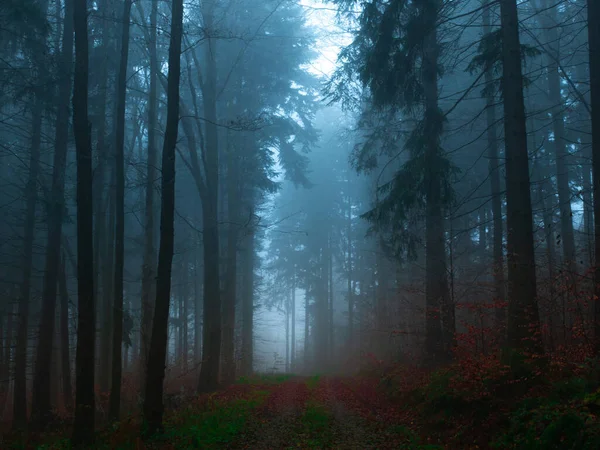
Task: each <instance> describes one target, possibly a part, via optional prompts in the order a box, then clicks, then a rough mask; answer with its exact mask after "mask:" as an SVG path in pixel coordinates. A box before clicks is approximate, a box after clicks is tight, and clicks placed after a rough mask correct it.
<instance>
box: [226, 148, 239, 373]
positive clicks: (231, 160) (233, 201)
mask: <svg viewBox="0 0 600 450" xmlns="http://www.w3.org/2000/svg"><path fill="white" fill-rule="evenodd" d="M226 157H227V214H228V219H227V221H228V222H229V224H228V226H227V261H226V265H227V268H226V272H225V273H226V277H227V280H226V283H225V296H224V298H223V342H222V351H223V371H222V373H223V383H224V384H226V385H227V384H231V383H233V381H234V380H235V355H234V352H235V344H234V343H235V301H236V296H237V292H236V290H237V289H236V288H237V241H238V232H239V231H238V228H239V225H238V221H239V200H238V199H239V196H240V192H239V189H238V186H239V184H240V183H241V180H240V177H239V167H238V166H239V162H238V154H237V149H235V148H234V147H233V145H231V143H228V145H227V156H226Z"/></svg>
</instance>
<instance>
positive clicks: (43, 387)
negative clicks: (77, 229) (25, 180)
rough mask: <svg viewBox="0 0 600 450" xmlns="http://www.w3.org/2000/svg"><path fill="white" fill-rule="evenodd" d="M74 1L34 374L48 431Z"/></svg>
mask: <svg viewBox="0 0 600 450" xmlns="http://www.w3.org/2000/svg"><path fill="white" fill-rule="evenodd" d="M73 1H76V0H66V3H65V7H66V10H65V22H64V29H63V41H62V51H61V61H60V67H61V70H60V73H61V74H62V76H61V77H60V81H59V86H58V105H57V113H56V128H55V136H54V143H55V144H54V161H53V169H52V187H51V191H50V204H49V205H48V239H47V243H48V244H47V249H46V260H45V269H44V287H43V293H42V313H41V319H40V326H39V335H38V336H39V338H38V346H37V351H36V357H35V371H34V375H33V392H32V405H31V409H32V411H31V412H32V422H33V424H34V426H36V427H38V428H44V427H45V426H46V425H47V424H48V421H49V419H50V415H51V405H50V367H51V364H52V356H51V355H52V336H53V334H54V316H55V311H56V289H57V284H58V272H59V267H60V248H61V237H62V221H63V213H64V209H65V206H64V203H65V170H66V164H67V145H68V139H69V100H70V97H71V82H72V78H71V72H72V65H73V21H72V17H73V15H72V14H73ZM86 95H87V94H86ZM86 117H87V116H86ZM86 126H87V125H86Z"/></svg>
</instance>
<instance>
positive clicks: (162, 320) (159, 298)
mask: <svg viewBox="0 0 600 450" xmlns="http://www.w3.org/2000/svg"><path fill="white" fill-rule="evenodd" d="M172 11H173V13H172V19H171V41H170V45H169V75H168V82H167V127H166V131H165V141H164V146H163V155H162V181H161V185H162V194H161V217H160V230H161V232H160V246H159V251H158V268H157V279H156V302H155V306H154V321H153V323H152V335H151V337H150V348H149V351H148V365H147V378H146V385H145V388H146V394H145V396H144V408H143V409H144V411H143V413H144V420H145V421H146V427H147V428H146V430H145V431H146V435H153V434H155V433H156V432H160V431H162V429H163V425H162V417H163V411H164V406H163V381H164V378H165V357H166V355H167V339H168V324H169V304H170V299H171V270H172V262H173V246H174V219H175V147H176V145H177V132H178V124H179V80H180V75H181V74H180V70H181V36H182V31H183V30H182V29H183V1H182V0H173V6H172Z"/></svg>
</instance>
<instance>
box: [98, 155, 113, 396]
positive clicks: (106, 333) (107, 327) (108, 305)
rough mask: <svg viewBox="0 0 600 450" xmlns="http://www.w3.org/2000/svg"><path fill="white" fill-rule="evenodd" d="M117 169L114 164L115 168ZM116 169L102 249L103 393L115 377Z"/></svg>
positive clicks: (100, 383)
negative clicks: (113, 373) (113, 371)
mask: <svg viewBox="0 0 600 450" xmlns="http://www.w3.org/2000/svg"><path fill="white" fill-rule="evenodd" d="M113 169H114V167H113ZM115 188H116V172H115V170H111V171H110V182H109V186H108V190H107V191H108V192H107V195H106V203H105V205H106V206H105V207H104V211H106V212H107V214H106V216H105V217H104V219H103V220H104V224H103V227H104V230H105V232H104V235H103V236H102V237H103V241H104V242H103V243H104V246H103V248H102V249H99V250H102V253H103V255H102V258H101V261H102V306H101V308H99V309H100V313H101V316H100V317H101V319H100V320H101V324H102V325H101V330H100V345H99V350H100V355H99V358H98V359H99V367H98V385H99V386H100V389H101V391H102V392H108V390H109V388H110V379H111V363H112V357H111V353H112V352H111V349H112V336H113V333H112V330H113V325H114V324H113V320H112V316H113V314H112V311H113V305H114V264H115V245H114V244H115V231H116V226H115V225H116V224H115V222H116V217H115V216H116V212H117V209H116V207H115V202H116V189H115Z"/></svg>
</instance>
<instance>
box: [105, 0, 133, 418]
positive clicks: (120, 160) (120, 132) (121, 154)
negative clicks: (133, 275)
mask: <svg viewBox="0 0 600 450" xmlns="http://www.w3.org/2000/svg"><path fill="white" fill-rule="evenodd" d="M131 3H132V0H125V2H124V4H123V18H122V19H123V31H122V36H121V39H122V40H121V61H120V65H119V78H118V80H117V116H116V124H117V127H116V133H115V134H116V142H115V175H116V196H115V197H116V198H115V207H116V214H115V266H114V269H115V272H114V281H113V287H114V299H113V342H112V367H111V369H112V370H111V374H112V377H111V389H110V400H109V412H108V415H109V418H110V420H111V421H117V420H119V412H120V409H121V377H122V373H123V367H122V364H123V361H122V359H123V352H122V350H123V270H124V265H125V148H124V147H125V102H126V97H127V60H128V58H129V27H130V19H129V16H130V14H131Z"/></svg>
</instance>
